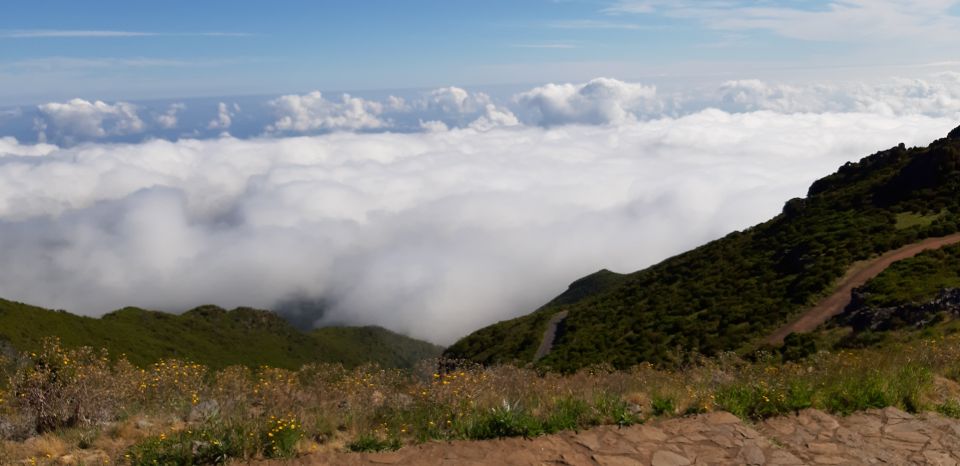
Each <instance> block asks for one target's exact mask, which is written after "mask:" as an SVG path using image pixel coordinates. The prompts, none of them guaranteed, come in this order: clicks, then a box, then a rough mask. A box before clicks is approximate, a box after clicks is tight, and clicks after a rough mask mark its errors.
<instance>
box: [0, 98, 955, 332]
mask: <svg viewBox="0 0 960 466" xmlns="http://www.w3.org/2000/svg"><path fill="white" fill-rule="evenodd" d="M754 84H755V83H752V84H747V85H745V84H743V83H740V84H736V85H735V84H731V86H730V89H727V90H725V91H724V92H734V93H735V94H733V95H735V96H737V95H741V94H742V95H743V96H744V97H742V98H740V97H736V98H733V100H732V102H734V103H735V104H736V105H742V106H743V107H742V109H743V111H741V112H739V113H730V112H726V111H722V110H716V109H708V110H702V111H697V112H692V113H689V114H686V115H684V116H681V117H676V118H673V117H660V118H652V119H651V118H647V119H642V118H637V116H636V115H637V114H638V113H640V114H642V113H643V112H644V111H646V110H645V109H647V108H648V107H647V105H648V102H649V101H650V95H652V94H653V92H654V90H653V89H649V88H646V87H643V86H640V87H630V86H621V85H620V84H619V83H617V82H613V81H593V82H591V83H588V84H585V85H580V86H576V85H572V86H558V87H553V88H539V89H540V90H533V91H531V93H530V96H529V102H527V101H525V100H524V99H527V97H524V98H519V99H517V101H516V104H517V105H519V107H515V108H516V109H517V110H518V114H520V115H521V116H520V117H517V116H514V113H512V112H511V111H510V110H509V109H507V108H505V107H503V106H498V105H496V104H495V103H494V102H488V101H485V100H484V99H483V98H478V97H476V96H473V95H472V94H468V95H467V96H466V97H465V98H461V97H463V95H462V94H460V93H458V92H456V91H450V92H447V93H444V94H442V95H438V96H434V97H436V98H435V100H434V101H435V102H436V104H435V105H436V106H437V107H436V108H438V109H439V110H435V111H439V112H444V113H454V112H458V113H459V114H463V115H467V116H468V117H467V118H465V119H463V121H466V123H465V124H463V126H462V127H460V129H457V128H458V127H457V126H455V125H453V124H451V125H450V126H449V127H447V124H446V123H442V124H443V125H444V127H443V128H440V127H439V125H437V126H438V127H437V128H434V129H435V131H433V132H415V133H406V134H400V133H374V134H370V133H353V132H338V133H333V134H326V135H319V136H310V137H282V138H273V137H264V138H252V139H246V140H243V139H235V138H232V137H222V138H218V139H208V140H194V139H182V140H179V141H176V142H170V141H164V140H152V141H147V142H144V143H138V144H85V145H80V146H74V147H69V148H58V147H55V146H51V145H24V144H19V143H17V142H16V141H15V140H12V139H9V138H7V139H0V251H3V252H4V267H2V268H0V296H3V297H5V298H8V299H17V300H22V301H26V302H31V303H36V304H38V305H44V306H48V307H54V308H65V309H70V310H73V311H79V312H83V313H86V314H91V315H98V314H102V313H104V312H106V311H109V310H111V309H115V308H118V307H121V306H125V305H138V306H143V307H147V308H156V309H164V310H173V311H177V310H183V309H186V308H189V307H192V306H195V305H198V304H201V303H216V304H220V305H223V306H228V307H230V306H238V305H252V306H260V307H274V306H276V305H277V304H278V303H282V302H285V301H289V300H291V299H304V300H316V301H322V302H325V303H326V304H327V306H328V309H327V311H326V313H325V314H324V315H323V316H322V319H321V320H320V323H321V324H327V323H348V324H378V325H383V326H386V327H389V328H392V329H394V330H397V331H401V332H404V333H407V334H411V335H414V336H417V337H420V338H426V339H429V340H432V341H435V342H439V343H450V342H452V341H453V340H455V339H456V338H458V337H460V336H462V335H464V334H466V333H468V332H469V331H471V330H473V329H476V328H478V327H480V326H482V325H485V324H489V323H491V322H494V321H497V320H501V319H505V318H509V317H513V316H516V315H520V314H524V313H526V312H529V311H531V310H532V309H533V308H535V307H536V306H537V305H539V304H542V303H543V302H544V301H546V300H547V299H549V298H550V297H551V296H553V295H555V294H557V293H559V292H561V291H562V290H563V288H564V286H565V285H566V284H567V283H569V282H570V281H572V280H573V279H575V278H577V277H579V276H582V275H584V274H586V273H590V272H592V271H595V270H597V269H599V268H602V267H607V268H611V269H614V270H618V271H631V270H635V269H638V268H641V267H643V266H645V265H648V264H651V263H653V262H656V261H659V260H661V259H663V258H665V257H667V256H669V255H672V254H674V253H677V252H680V251H683V250H685V249H687V248H689V247H692V246H695V245H697V244H700V243H702V242H704V241H707V240H710V239H713V238H715V237H717V236H719V235H722V234H725V233H727V232H729V231H731V230H734V229H739V228H743V227H746V226H749V225H751V224H753V223H756V222H758V221H761V220H764V219H766V218H768V217H770V216H772V215H774V214H776V213H777V212H779V210H780V207H781V206H782V203H783V201H784V200H786V199H788V198H791V197H794V196H797V195H802V194H803V193H804V192H805V190H806V187H807V186H808V184H809V183H810V182H811V181H812V180H813V179H815V178H817V177H820V176H822V175H824V174H826V173H828V172H830V171H832V170H834V169H835V168H836V167H837V166H838V165H840V164H842V163H843V162H845V161H847V160H851V159H856V158H859V157H861V156H864V155H867V154H868V153H871V152H873V151H876V150H879V149H884V148H887V147H890V146H893V145H895V144H897V143H899V142H901V141H902V142H905V143H907V144H908V145H918V144H926V143H928V142H929V141H931V140H933V139H935V138H936V137H941V136H943V135H944V134H946V132H947V131H948V130H949V129H951V128H952V127H954V126H956V121H954V120H953V119H951V118H944V117H935V116H924V115H901V114H897V113H896V112H897V110H896V108H923V107H922V106H920V107H891V108H892V109H893V110H892V113H891V112H886V111H878V112H874V113H864V112H860V113H831V112H825V113H811V112H808V113H789V111H790V110H792V109H794V107H791V105H793V104H789V105H788V104H785V103H783V102H784V101H789V100H790V98H792V97H789V95H787V96H785V97H782V98H781V97H779V96H778V94H776V93H774V94H770V93H769V92H767V91H764V90H763V89H762V88H760V87H759V86H755V85H754ZM784 92H785V91H784ZM786 94H789V93H785V95H786ZM757 96H760V97H757ZM301 97H302V96H301ZM308 97H309V98H307V99H303V98H299V99H298V98H289V99H284V98H281V99H278V100H277V101H276V102H277V104H276V108H278V109H283V110H290V112H291V113H294V114H296V115H300V116H301V117H302V118H301V117H296V118H295V117H291V118H290V119H289V120H283V119H282V118H281V119H280V120H278V121H286V123H284V124H282V125H278V126H276V127H275V129H276V130H277V131H281V129H282V130H283V131H296V129H297V128H304V129H309V128H315V127H322V126H324V125H328V126H330V125H333V123H330V122H347V123H345V127H355V128H360V129H363V128H367V127H369V126H370V125H371V124H372V123H370V122H371V121H373V120H371V118H373V119H376V120H377V121H381V122H386V121H388V120H387V119H386V117H385V115H387V114H388V113H389V112H390V111H393V110H388V109H390V108H392V109H401V108H417V107H418V106H420V107H419V108H427V107H428V106H429V105H430V103H429V102H427V103H418V102H415V101H404V102H400V101H394V102H393V103H389V102H387V103H384V104H382V105H383V107H382V108H380V109H377V108H374V107H370V106H368V105H367V104H366V103H364V102H354V101H352V100H351V99H352V98H351V97H343V98H341V99H339V100H333V101H329V100H326V98H325V97H324V96H322V95H320V94H319V93H317V94H316V95H310V94H308ZM761 97H762V98H761ZM471 99H473V100H471ZM906 99H908V100H910V101H916V102H920V101H923V100H924V99H925V97H923V96H922V95H920V96H919V97H918V96H917V95H914V94H911V95H909V96H907V97H906ZM801 100H802V99H801ZM527 105H529V106H533V108H536V109H538V111H539V116H537V117H529V116H523V115H524V114H523V112H520V110H521V109H522V108H525V106H527ZM731 105H733V104H731ZM771 106H772V107H775V108H778V109H780V110H782V112H774V111H770V110H758V109H762V108H765V107H771ZM73 107H76V108H81V109H90V108H93V109H96V110H93V111H91V110H85V111H87V112H88V113H90V114H93V115H103V117H102V119H101V120H98V123H97V124H98V125H104V127H103V130H104V131H110V130H117V129H114V128H127V129H129V128H131V126H129V124H128V125H127V126H123V125H122V124H121V125H119V126H118V125H117V124H116V123H113V122H111V121H108V120H109V119H110V118H113V119H116V118H121V117H122V115H124V112H123V111H121V110H116V109H113V110H109V109H110V107H109V106H106V107H105V106H103V105H97V104H95V103H91V102H86V103H77V104H76V105H74V106H73ZM865 108H871V107H869V106H867V107H865ZM545 109H546V110H545ZM227 110H229V108H227ZM57 112H58V110H53V113H52V114H56V113H57ZM784 112H787V113H784ZM59 114H60V115H67V117H63V118H61V119H60V120H57V121H59V122H62V123H64V124H67V122H71V121H74V120H76V119H78V118H79V117H77V118H71V117H69V116H70V115H76V114H77V113H70V112H63V111H61V112H60V113H59ZM118 115H119V116H118ZM630 115H633V116H632V117H631V116H630ZM527 118H529V119H527ZM483 119H485V121H486V123H487V124H482V125H481V124H479V123H477V122H482V121H484V120H483ZM548 120H549V123H548ZM429 121H433V120H429ZM458 121H459V120H458ZM522 122H526V123H527V124H526V125H523V124H519V123H522ZM561 122H566V123H593V124H575V125H562V124H561ZM475 123H476V124H475ZM74 124H75V125H80V126H78V127H79V128H82V129H83V131H92V132H96V131H97V129H96V128H92V127H91V128H86V127H83V126H82V124H81V123H79V122H77V123H74ZM535 124H542V125H544V126H547V127H540V126H535ZM281 126H282V128H281ZM450 128H453V129H450ZM124 130H126V129H124ZM436 130H439V131H436ZM318 317H319V316H318Z"/></svg>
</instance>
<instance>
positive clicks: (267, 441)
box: [261, 417, 303, 458]
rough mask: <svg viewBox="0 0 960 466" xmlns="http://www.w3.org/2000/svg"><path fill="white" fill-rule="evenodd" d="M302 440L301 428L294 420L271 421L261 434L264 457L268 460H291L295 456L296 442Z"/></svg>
mask: <svg viewBox="0 0 960 466" xmlns="http://www.w3.org/2000/svg"><path fill="white" fill-rule="evenodd" d="M302 438H303V426H301V425H300V423H299V422H298V421H297V419H296V418H293V417H291V418H288V419H282V418H281V419H277V418H274V419H271V420H270V422H269V423H268V424H267V429H266V431H265V432H264V433H263V435H262V437H261V440H262V442H263V448H264V455H265V456H267V457H270V458H291V457H293V456H294V455H296V453H297V451H296V447H297V442H299V441H300V439H302Z"/></svg>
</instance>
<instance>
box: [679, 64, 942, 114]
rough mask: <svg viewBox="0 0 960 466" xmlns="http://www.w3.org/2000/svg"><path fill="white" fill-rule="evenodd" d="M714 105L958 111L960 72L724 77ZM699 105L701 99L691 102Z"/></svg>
mask: <svg viewBox="0 0 960 466" xmlns="http://www.w3.org/2000/svg"><path fill="white" fill-rule="evenodd" d="M712 99H715V100H712V101H708V102H707V103H708V104H713V105H715V106H717V107H718V108H721V109H724V110H727V111H734V112H749V111H754V110H772V111H776V112H780V113H802V112H814V113H822V112H864V113H878V114H883V115H929V116H946V117H953V116H957V115H960V73H938V74H936V75H933V76H930V77H928V78H925V79H905V78H895V79H889V80H886V81H883V82H880V83H872V84H867V83H856V84H846V85H844V84H809V85H787V84H778V83H767V82H763V81H760V80H738V81H729V82H727V83H724V84H723V85H722V86H720V88H719V89H718V91H717V93H716V95H715V96H714V97H712ZM701 105H704V103H703V102H698V103H696V104H695V107H694V108H696V107H697V106H701Z"/></svg>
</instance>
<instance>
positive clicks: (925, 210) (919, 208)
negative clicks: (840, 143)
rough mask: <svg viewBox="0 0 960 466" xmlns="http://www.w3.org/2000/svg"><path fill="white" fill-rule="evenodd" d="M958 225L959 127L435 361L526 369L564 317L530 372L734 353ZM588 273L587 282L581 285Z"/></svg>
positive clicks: (476, 337) (565, 297)
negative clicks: (850, 276) (884, 257)
mask: <svg viewBox="0 0 960 466" xmlns="http://www.w3.org/2000/svg"><path fill="white" fill-rule="evenodd" d="M958 230H960V128H958V129H956V130H954V131H952V132H951V133H950V135H949V136H948V137H947V138H944V139H941V140H938V141H935V142H934V143H932V144H931V145H930V146H929V147H925V148H913V149H907V148H906V147H904V146H903V145H902V144H901V145H900V146H898V147H895V148H892V149H890V150H886V151H883V152H879V153H876V154H874V155H871V156H869V157H866V158H864V159H862V160H861V161H859V162H857V163H848V164H846V165H844V166H842V167H840V169H839V170H838V171H837V172H836V173H834V174H832V175H829V176H827V177H825V178H823V179H820V180H818V181H816V182H815V183H814V184H813V185H812V186H811V187H810V189H809V193H808V195H807V197H806V198H805V199H792V200H790V201H788V202H787V203H786V204H785V205H784V209H783V212H782V213H781V214H780V215H778V216H777V217H775V218H773V219H771V220H769V221H767V222H765V223H762V224H759V225H756V226H754V227H752V228H749V229H747V230H745V231H742V232H734V233H731V234H729V235H727V236H726V237H724V238H722V239H719V240H716V241H713V242H710V243H708V244H705V245H703V246H701V247H699V248H696V249H694V250H692V251H689V252H687V253H684V254H681V255H678V256H675V257H672V258H670V259H667V260H665V261H663V262H661V263H659V264H657V265H654V266H652V267H649V268H647V269H644V270H641V271H638V272H634V273H631V274H626V275H616V274H610V273H609V272H605V273H604V272H601V275H600V276H599V277H597V276H596V275H597V274H594V275H592V276H590V277H587V278H586V279H585V280H587V282H588V283H593V282H596V283H597V284H595V285H593V286H588V287H587V288H588V289H587V290H586V291H582V290H580V291H578V289H581V288H582V286H581V285H582V284H581V285H578V283H579V282H580V281H578V282H576V283H574V285H572V286H571V288H570V289H569V290H567V292H565V293H564V294H562V295H560V296H559V297H558V298H556V299H554V300H553V301H551V302H550V303H548V304H546V305H545V306H543V307H541V308H540V309H538V310H536V311H534V312H533V313H532V314H529V315H527V316H523V317H520V318H517V319H513V320H510V321H504V322H500V323H497V324H494V325H491V326H489V327H486V328H484V329H481V330H479V331H477V332H474V333H473V334H471V335H469V336H467V337H466V338H464V339H462V340H460V341H458V342H457V343H456V344H454V345H453V346H451V347H450V348H449V349H448V350H447V352H446V356H449V357H454V358H465V359H471V360H474V361H478V362H483V363H494V362H512V361H517V362H521V363H525V362H530V361H531V360H532V358H533V355H534V352H535V351H536V348H537V346H538V345H539V343H540V341H539V340H540V336H541V335H542V334H543V331H544V329H545V327H546V325H547V322H548V321H549V319H550V317H551V316H553V315H554V314H556V313H558V312H561V311H567V312H568V316H567V318H566V319H564V321H563V322H562V329H559V330H558V335H557V338H556V339H555V341H554V344H553V348H552V350H551V352H550V353H549V354H548V355H547V356H546V357H544V358H543V359H542V360H540V361H538V362H537V364H538V365H539V366H542V367H545V368H551V369H556V370H564V371H567V370H575V369H577V368H580V367H584V366H587V365H591V364H598V363H610V364H613V365H614V366H616V367H628V366H630V365H633V364H637V363H640V362H644V361H647V362H653V363H670V362H675V360H676V358H677V357H678V355H680V354H682V353H683V352H699V353H703V354H708V355H709V354H715V353H717V352H720V351H726V350H740V349H746V348H749V347H751V346H752V345H755V344H757V343H758V342H759V340H760V339H761V338H762V337H763V336H765V335H767V334H769V333H770V332H772V331H773V330H774V329H776V328H777V327H778V326H780V325H782V324H783V323H785V322H786V321H787V320H789V319H790V318H791V317H793V316H796V315H797V314H798V313H800V312H802V311H803V310H804V309H806V308H808V307H809V306H810V305H811V304H812V303H813V302H815V300H816V299H817V298H818V297H821V296H823V295H825V294H826V293H828V292H829V291H830V290H831V289H832V288H833V285H834V283H835V282H836V281H837V280H838V279H839V278H840V277H841V276H842V275H843V274H844V273H845V272H846V270H847V269H848V268H849V267H850V265H851V264H853V263H854V262H855V261H857V260H862V259H866V258H868V257H871V256H873V255H876V254H880V253H882V252H885V251H888V250H891V249H895V248H897V247H899V246H902V245H905V244H909V243H912V242H915V241H917V240H918V239H922V238H926V237H931V236H942V235H946V234H950V233H953V232H956V231H958ZM591 277H592V278H591Z"/></svg>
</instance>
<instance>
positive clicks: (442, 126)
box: [420, 120, 450, 133]
mask: <svg viewBox="0 0 960 466" xmlns="http://www.w3.org/2000/svg"><path fill="white" fill-rule="evenodd" d="M420 129H422V130H423V131H424V132H425V133H442V132H444V131H449V130H450V128H449V127H448V126H447V124H446V123H444V122H442V121H438V120H430V121H423V120H420Z"/></svg>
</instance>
